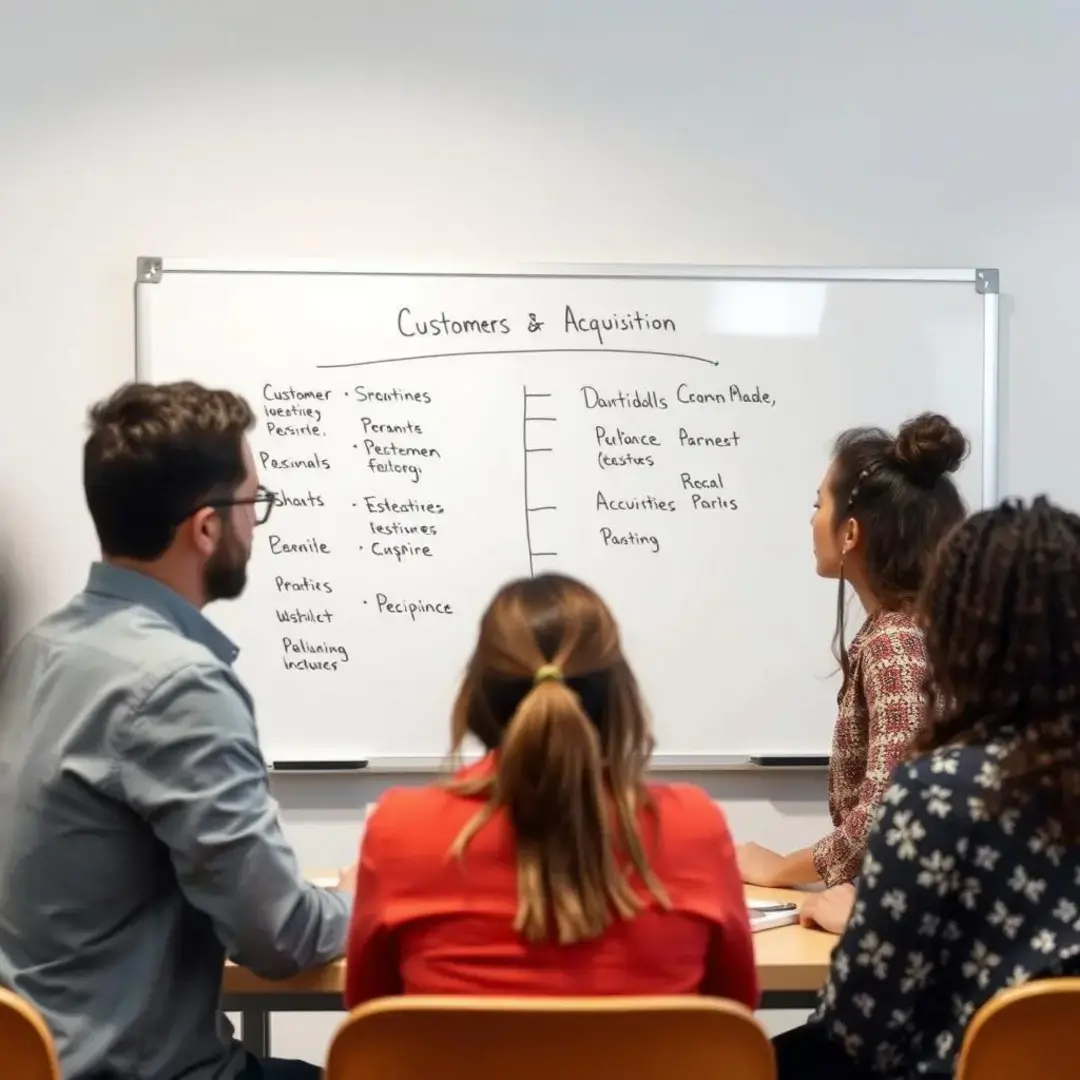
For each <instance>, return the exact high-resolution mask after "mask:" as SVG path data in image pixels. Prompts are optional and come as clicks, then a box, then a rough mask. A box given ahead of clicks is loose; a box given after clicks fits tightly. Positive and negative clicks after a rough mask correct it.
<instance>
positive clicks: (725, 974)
mask: <svg viewBox="0 0 1080 1080" xmlns="http://www.w3.org/2000/svg"><path fill="white" fill-rule="evenodd" d="M713 809H714V810H715V812H716V815H717V817H718V819H719V821H718V824H717V829H718V831H719V833H720V836H719V838H718V840H719V842H718V843H717V844H716V845H715V851H716V852H717V860H718V861H717V865H716V870H715V873H716V885H717V897H718V899H719V900H720V902H721V903H722V904H723V907H724V912H725V917H724V920H723V922H722V923H714V924H713V925H712V936H711V938H710V941H709V952H708V955H707V956H706V958H705V978H704V980H703V981H702V985H701V992H702V994H705V995H708V996H709V997H722V998H730V999H731V1000H733V1001H738V1002H740V1003H741V1004H743V1005H745V1006H746V1007H747V1008H748V1009H756V1008H757V1007H758V1003H759V1000H760V991H759V988H758V975H757V964H756V963H755V961H754V942H753V934H752V933H751V931H750V913H749V911H748V910H747V907H746V892H745V889H744V888H743V883H742V877H741V876H740V875H739V866H738V863H737V862H736V860H735V846H734V844H733V843H732V840H731V833H730V831H729V830H728V826H727V821H726V820H725V818H724V815H723V812H722V811H721V810H720V808H719V807H717V806H713Z"/></svg>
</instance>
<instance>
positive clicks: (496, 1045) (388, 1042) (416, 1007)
mask: <svg viewBox="0 0 1080 1080" xmlns="http://www.w3.org/2000/svg"><path fill="white" fill-rule="evenodd" d="M775 1075H776V1070H775V1063H774V1058H773V1049H772V1044H771V1043H770V1041H769V1037H768V1036H767V1035H766V1034H765V1031H764V1029H763V1028H762V1027H761V1025H760V1024H759V1023H758V1022H757V1020H755V1019H754V1015H753V1013H751V1012H750V1011H749V1010H748V1009H746V1008H745V1007H744V1006H742V1005H739V1004H737V1003H736V1002H732V1001H721V1000H718V999H715V998H703V997H605V998H595V997H593V998H494V997H425V996H422V995H417V996H406V997H398V998H384V999H381V1000H379V1001H374V1002H371V1003H369V1004H367V1005H362V1006H360V1007H359V1008H358V1009H355V1010H353V1012H352V1013H351V1014H350V1015H349V1016H348V1017H347V1018H346V1020H345V1021H344V1022H343V1023H342V1025H341V1027H340V1028H339V1029H338V1031H337V1033H336V1034H335V1036H334V1039H333V1042H332V1043H331V1045H330V1051H329V1055H328V1057H327V1063H326V1073H325V1080H383V1078H384V1077H393V1080H489V1078H490V1080H508V1078H509V1080H673V1078H677V1080H725V1078H730V1080H774V1078H775Z"/></svg>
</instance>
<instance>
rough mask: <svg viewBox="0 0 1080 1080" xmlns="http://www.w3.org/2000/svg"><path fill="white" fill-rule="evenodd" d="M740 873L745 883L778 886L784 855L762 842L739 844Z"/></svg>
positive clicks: (737, 850) (737, 852)
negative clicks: (763, 845) (764, 845)
mask: <svg viewBox="0 0 1080 1080" xmlns="http://www.w3.org/2000/svg"><path fill="white" fill-rule="evenodd" d="M735 858H736V860H737V861H738V863H739V873H740V874H741V875H742V879H743V882H744V884H746V885H761V886H765V887H773V888H774V887H776V886H777V885H778V884H779V883H780V882H779V876H780V871H781V869H782V867H783V864H784V857H783V855H778V854H777V853H776V852H775V851H770V850H769V849H768V848H765V847H762V846H761V845H760V844H754V843H750V844H739V845H738V846H737V847H736V848H735Z"/></svg>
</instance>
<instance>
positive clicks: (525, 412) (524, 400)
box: [521, 386, 536, 577]
mask: <svg viewBox="0 0 1080 1080" xmlns="http://www.w3.org/2000/svg"><path fill="white" fill-rule="evenodd" d="M521 465H522V471H523V473H524V476H525V505H524V507H523V509H524V511H525V544H526V546H527V547H528V549H529V577H535V576H536V575H535V573H534V571H533V549H532V527H531V526H530V524H529V388H528V387H527V386H522V388H521Z"/></svg>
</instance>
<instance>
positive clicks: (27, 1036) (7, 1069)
mask: <svg viewBox="0 0 1080 1080" xmlns="http://www.w3.org/2000/svg"><path fill="white" fill-rule="evenodd" d="M0 1061H2V1062H3V1063H4V1064H3V1066H2V1069H0V1072H2V1074H3V1075H4V1076H10V1077H11V1080H60V1062H59V1060H58V1059H57V1057H56V1047H55V1045H54V1044H53V1039H52V1035H51V1034H50V1032H49V1029H48V1028H47V1027H46V1026H45V1021H44V1020H42V1019H41V1016H40V1015H39V1014H38V1011H37V1009H35V1008H34V1007H33V1006H32V1005H29V1004H27V1002H25V1001H23V999H22V998H21V997H19V996H18V995H17V994H13V993H11V991H10V990H4V989H3V988H0Z"/></svg>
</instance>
